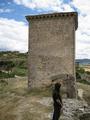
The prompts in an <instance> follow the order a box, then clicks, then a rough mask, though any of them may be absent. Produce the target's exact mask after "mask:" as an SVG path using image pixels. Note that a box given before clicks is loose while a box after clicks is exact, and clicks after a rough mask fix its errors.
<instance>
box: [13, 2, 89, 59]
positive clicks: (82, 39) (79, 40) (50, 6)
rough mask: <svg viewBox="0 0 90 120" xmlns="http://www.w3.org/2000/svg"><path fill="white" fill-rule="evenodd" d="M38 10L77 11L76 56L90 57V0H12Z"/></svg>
mask: <svg viewBox="0 0 90 120" xmlns="http://www.w3.org/2000/svg"><path fill="white" fill-rule="evenodd" d="M13 1H14V2H15V3H16V4H18V5H23V6H25V7H28V8H30V9H36V10H38V11H43V10H44V11H48V12H52V11H55V12H56V11H57V12H66V11H67V12H71V11H74V10H75V8H76V9H77V10H78V11H79V19H78V23H79V26H78V30H77V32H76V58H85V57H88V58H90V0H73V1H72V2H70V3H69V4H65V3H64V2H63V0H13Z"/></svg>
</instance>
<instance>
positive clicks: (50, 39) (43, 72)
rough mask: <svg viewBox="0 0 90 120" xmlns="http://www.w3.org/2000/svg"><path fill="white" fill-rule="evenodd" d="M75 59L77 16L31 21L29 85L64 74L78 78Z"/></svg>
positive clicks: (35, 84) (35, 85)
mask: <svg viewBox="0 0 90 120" xmlns="http://www.w3.org/2000/svg"><path fill="white" fill-rule="evenodd" d="M74 59H75V18H74V16H72V17H68V16H67V17H57V18H42V19H32V20H30V25H29V57H28V60H29V66H28V67H29V87H30V86H31V87H38V86H41V85H42V84H44V83H45V82H46V83H48V82H50V81H51V77H52V76H57V75H61V74H68V75H72V76H73V77H74V78H75V63H74V62H75V61H74ZM73 82H75V79H74V81H73Z"/></svg>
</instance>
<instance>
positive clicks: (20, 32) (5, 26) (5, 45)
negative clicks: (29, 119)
mask: <svg viewBox="0 0 90 120" xmlns="http://www.w3.org/2000/svg"><path fill="white" fill-rule="evenodd" d="M27 31H28V30H27V26H26V25H25V23H24V22H17V21H15V20H13V19H11V20H9V19H7V18H0V49H6V50H12V51H20V52H26V51H27V50H28V48H27V46H28V45H27V44H28V42H27V39H28V38H27V36H28V32H27Z"/></svg>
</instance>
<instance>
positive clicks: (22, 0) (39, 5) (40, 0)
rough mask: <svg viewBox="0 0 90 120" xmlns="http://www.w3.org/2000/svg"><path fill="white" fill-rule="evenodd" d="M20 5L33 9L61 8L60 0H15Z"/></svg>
mask: <svg viewBox="0 0 90 120" xmlns="http://www.w3.org/2000/svg"><path fill="white" fill-rule="evenodd" d="M14 2H15V3H17V4H18V5H24V6H26V7H28V8H31V9H35V8H36V9H50V8H53V7H57V8H58V7H59V6H60V4H61V1H60V0H14Z"/></svg>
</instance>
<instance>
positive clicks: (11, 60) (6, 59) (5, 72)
mask: <svg viewBox="0 0 90 120" xmlns="http://www.w3.org/2000/svg"><path fill="white" fill-rule="evenodd" d="M15 76H27V53H19V52H11V51H7V52H0V78H10V77H15Z"/></svg>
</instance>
